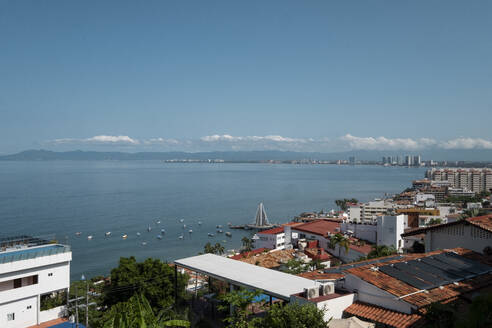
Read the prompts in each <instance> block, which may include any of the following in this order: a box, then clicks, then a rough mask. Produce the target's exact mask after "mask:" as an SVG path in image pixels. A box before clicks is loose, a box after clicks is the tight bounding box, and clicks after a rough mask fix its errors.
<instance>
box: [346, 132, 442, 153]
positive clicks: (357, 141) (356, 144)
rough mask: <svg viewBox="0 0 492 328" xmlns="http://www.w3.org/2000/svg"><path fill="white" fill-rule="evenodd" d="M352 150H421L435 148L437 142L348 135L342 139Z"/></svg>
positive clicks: (425, 139)
mask: <svg viewBox="0 0 492 328" xmlns="http://www.w3.org/2000/svg"><path fill="white" fill-rule="evenodd" d="M340 140H341V141H342V142H345V143H346V144H347V145H348V146H349V147H350V148H351V149H367V150H400V149H401V150H419V149H424V148H428V147H431V146H434V145H435V144H436V143H437V142H436V141H435V140H434V139H428V138H421V139H411V138H394V139H391V138H385V137H355V136H353V135H351V134H346V135H344V136H343V137H340Z"/></svg>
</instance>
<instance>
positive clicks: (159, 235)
mask: <svg viewBox="0 0 492 328" xmlns="http://www.w3.org/2000/svg"><path fill="white" fill-rule="evenodd" d="M179 222H180V223H183V222H184V219H180V220H179ZM155 223H156V224H157V225H159V224H160V223H161V221H160V220H156V221H155ZM198 225H199V226H201V225H202V221H198ZM229 225H230V224H229ZM186 228H187V226H186V224H183V229H186ZM188 228H192V226H191V225H189V226H188ZM216 228H217V233H218V234H221V233H224V231H223V230H222V225H217V227H216ZM151 231H152V227H151V226H150V225H149V226H148V227H147V232H151ZM188 233H189V234H190V235H191V234H192V233H193V230H192V229H189V230H188ZM165 234H166V229H161V230H160V233H159V234H158V235H157V236H156V238H157V239H159V240H160V239H162V238H163V237H164V235H165ZM75 235H76V236H81V235H82V232H80V231H78V232H76V233H75ZM225 235H226V236H227V237H232V234H231V233H230V232H229V231H227V232H226V233H225ZM104 236H105V237H111V231H107V232H105V233H104ZM140 236H141V233H140V232H137V237H140ZM208 236H209V237H214V236H215V234H213V233H210V232H209V233H208ZM93 237H94V236H93V235H88V236H87V239H88V240H92V239H93ZM121 238H122V239H127V238H128V235H127V234H123V235H121ZM178 239H180V240H182V239H184V234H180V235H179V236H178ZM142 245H143V246H145V245H147V242H145V241H144V242H142Z"/></svg>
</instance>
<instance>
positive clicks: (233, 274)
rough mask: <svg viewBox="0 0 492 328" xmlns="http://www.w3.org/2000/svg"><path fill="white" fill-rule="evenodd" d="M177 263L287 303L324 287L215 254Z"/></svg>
mask: <svg viewBox="0 0 492 328" xmlns="http://www.w3.org/2000/svg"><path fill="white" fill-rule="evenodd" d="M174 263H175V264H176V265H177V266H180V267H183V268H187V269H189V270H191V271H194V272H199V273H203V274H205V275H208V276H210V277H212V278H215V279H219V280H222V281H225V282H228V283H230V284H232V285H235V286H240V287H244V288H248V289H260V290H262V291H263V293H265V294H267V295H271V296H273V297H276V298H279V299H283V300H286V301H288V300H289V299H290V296H291V295H293V294H298V293H302V292H303V291H304V289H305V288H312V287H315V286H320V285H321V284H320V283H318V282H315V281H313V280H309V279H306V278H302V277H298V276H294V275H291V274H288V273H284V272H280V271H276V270H271V269H266V268H263V267H260V266H257V265H253V264H249V263H244V262H241V261H236V260H232V259H229V258H226V257H222V256H218V255H214V254H203V255H198V256H192V257H187V258H183V259H179V260H176V261H174Z"/></svg>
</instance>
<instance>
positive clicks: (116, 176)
mask: <svg viewBox="0 0 492 328" xmlns="http://www.w3.org/2000/svg"><path fill="white" fill-rule="evenodd" d="M423 175H424V169H421V168H403V167H382V166H336V165H278V164H276V165H270V164H202V163H194V164H183V163H176V164H174V163H162V162H158V161H128V162H124V161H53V162H0V237H4V236H13V235H19V234H32V235H50V234H54V235H55V236H56V238H57V239H58V240H59V241H60V242H64V243H65V242H66V243H68V244H70V245H71V246H72V251H73V261H72V266H71V270H72V271H71V275H72V278H73V279H79V278H80V276H81V275H82V274H85V275H86V276H89V277H91V276H94V275H96V274H108V273H109V271H110V269H111V268H112V267H115V266H116V265H117V263H118V259H119V258H120V257H121V256H131V255H133V256H136V257H137V259H140V260H141V259H145V258H147V257H155V258H160V259H162V260H167V261H172V260H174V259H177V258H181V257H187V256H192V255H196V254H197V253H198V252H200V251H201V250H202V249H203V245H204V244H205V243H206V242H208V241H210V242H212V243H216V242H221V243H222V241H223V240H226V241H227V242H226V243H225V244H224V245H225V248H226V249H232V248H237V247H239V246H240V244H241V241H240V240H241V238H242V237H243V236H245V235H249V234H250V233H249V232H247V231H242V230H231V232H232V234H233V236H232V238H227V237H226V236H225V235H224V234H217V233H216V225H219V224H221V225H223V226H224V228H223V230H224V231H227V230H228V229H227V223H228V222H231V223H232V224H244V223H249V222H252V221H253V219H254V216H255V213H256V207H257V205H258V203H259V202H260V201H262V202H263V203H264V205H265V209H266V211H267V215H268V217H269V219H270V220H271V221H272V222H287V221H289V220H291V219H292V218H293V217H294V216H296V215H298V214H299V213H301V212H303V211H312V210H316V211H319V210H321V209H323V210H325V211H327V210H330V209H332V208H335V204H334V201H335V199H339V198H352V197H355V198H357V199H359V200H361V201H368V200H372V199H373V198H375V197H383V196H384V195H385V193H388V194H394V193H397V192H400V191H401V190H403V189H405V188H406V187H408V186H410V185H411V181H412V180H414V179H417V178H422V177H423ZM180 219H183V220H184V222H183V223H180V222H179V220H180ZM157 220H160V221H161V223H160V224H157V223H156V221H157ZM199 220H201V221H202V222H203V223H202V225H201V226H199V225H198V223H197V222H198V221H199ZM183 224H186V225H187V227H186V229H183ZM190 225H191V229H192V230H193V233H191V234H190V233H188V230H189V229H190ZM148 226H150V227H151V228H152V231H151V232H147V227H148ZM162 228H163V229H165V230H166V233H165V235H164V237H163V238H162V240H158V239H157V238H156V236H157V235H158V234H159V232H160V229H162ZM106 231H111V233H112V235H111V236H110V237H105V232H106ZM76 232H81V235H80V236H76V235H75V233H76ZM137 232H140V233H141V236H137ZM208 232H212V233H215V237H208V235H207V233H208ZM123 234H127V235H128V238H127V239H126V240H125V239H122V238H121V236H122V235H123ZM181 234H183V236H184V238H183V239H182V240H180V239H179V238H178V236H179V235H181ZM88 235H92V236H93V239H92V240H88V239H87V236H88ZM143 241H145V242H147V245H146V246H142V242H143Z"/></svg>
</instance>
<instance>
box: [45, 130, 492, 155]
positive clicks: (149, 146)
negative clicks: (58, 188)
mask: <svg viewBox="0 0 492 328" xmlns="http://www.w3.org/2000/svg"><path fill="white" fill-rule="evenodd" d="M49 143H50V144H52V145H59V146H62V145H63V146H64V148H68V147H69V146H72V145H76V146H81V147H82V148H85V149H91V148H90V147H91V146H98V147H113V148H108V149H115V148H114V147H117V146H120V147H124V148H123V149H126V150H127V149H129V147H133V149H134V150H136V151H138V150H143V149H145V150H155V151H170V150H176V151H211V150H284V151H301V152H336V151H347V150H381V151H384V150H388V151H389V150H408V151H417V150H424V149H492V141H491V140H487V139H482V138H465V137H460V138H457V139H451V140H442V141H438V140H435V139H432V138H388V137H384V136H379V137H358V136H354V135H351V134H346V135H344V136H342V137H338V138H327V137H321V138H292V137H284V136H280V135H265V136H232V135H229V134H222V135H219V134H213V135H208V136H204V137H201V138H198V139H171V138H169V139H168V138H162V137H155V138H148V139H135V138H131V137H129V136H124V135H118V136H113V135H97V136H93V137H90V138H80V139H76V138H64V139H56V140H52V141H50V142H49ZM69 149H70V148H69Z"/></svg>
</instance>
